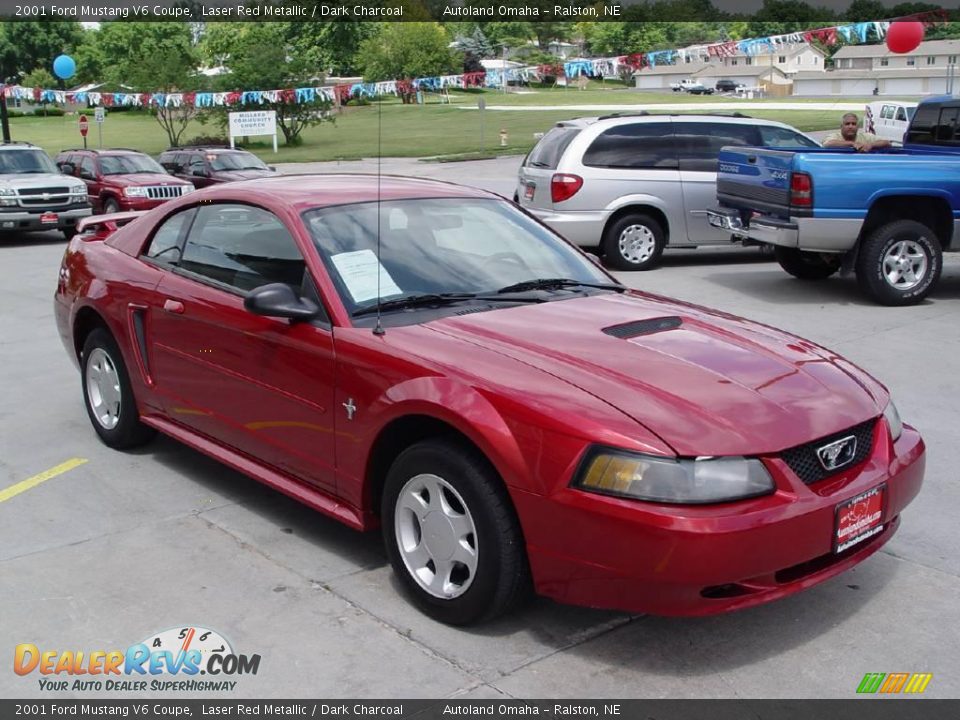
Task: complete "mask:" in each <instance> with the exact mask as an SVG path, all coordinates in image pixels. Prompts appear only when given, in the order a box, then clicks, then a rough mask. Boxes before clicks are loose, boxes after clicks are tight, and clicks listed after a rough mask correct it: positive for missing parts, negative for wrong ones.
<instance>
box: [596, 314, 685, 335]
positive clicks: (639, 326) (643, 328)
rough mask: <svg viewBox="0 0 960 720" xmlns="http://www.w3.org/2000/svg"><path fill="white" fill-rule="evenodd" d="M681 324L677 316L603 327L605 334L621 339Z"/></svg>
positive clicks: (660, 330)
mask: <svg viewBox="0 0 960 720" xmlns="http://www.w3.org/2000/svg"><path fill="white" fill-rule="evenodd" d="M682 324H683V320H681V319H680V318H678V317H662V318H651V319H650V320H635V321H634V322H628V323H624V324H623V325H611V326H610V327H606V328H604V329H603V332H605V333H606V334H607V335H612V336H613V337H615V338H620V339H621V340H628V339H630V338H635V337H638V336H640V335H650V334H652V333H656V332H662V331H663V330H674V329H676V328H678V327H680V326H681V325H682Z"/></svg>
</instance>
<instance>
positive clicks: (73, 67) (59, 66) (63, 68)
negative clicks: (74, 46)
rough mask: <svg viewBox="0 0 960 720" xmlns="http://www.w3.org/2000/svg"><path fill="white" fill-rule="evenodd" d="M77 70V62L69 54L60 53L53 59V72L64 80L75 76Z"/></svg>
mask: <svg viewBox="0 0 960 720" xmlns="http://www.w3.org/2000/svg"><path fill="white" fill-rule="evenodd" d="M76 71H77V64H76V63H75V62H74V61H73V58H72V57H70V56H69V55H58V56H57V59H56V60H54V61H53V74H54V75H56V76H57V77H58V78H61V79H62V80H66V79H67V78H70V77H73V74H74V73H75V72H76Z"/></svg>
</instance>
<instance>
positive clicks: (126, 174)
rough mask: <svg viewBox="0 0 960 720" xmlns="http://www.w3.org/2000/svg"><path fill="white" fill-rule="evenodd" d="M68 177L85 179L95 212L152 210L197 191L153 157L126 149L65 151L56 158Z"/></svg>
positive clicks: (58, 165)
mask: <svg viewBox="0 0 960 720" xmlns="http://www.w3.org/2000/svg"><path fill="white" fill-rule="evenodd" d="M56 163H57V167H59V168H60V171H61V172H63V173H64V174H65V175H73V176H75V177H78V178H79V179H80V180H82V181H83V182H84V183H85V185H86V188H87V196H88V198H89V199H90V204H91V205H92V206H93V209H94V211H95V212H103V213H116V212H120V211H121V210H150V209H152V208H155V207H157V205H160V204H162V203H165V202H166V201H168V200H172V199H173V198H178V197H180V196H181V195H184V194H186V193H189V192H193V189H194V188H193V184H192V183H189V182H187V181H186V180H181V179H180V178H175V177H173V176H171V175H170V174H169V173H168V172H167V171H166V170H164V169H163V168H162V167H161V166H160V165H159V164H158V163H157V161H156V160H154V159H153V158H152V157H150V156H149V155H145V154H144V153H142V152H138V151H136V150H128V149H126V148H119V149H112V150H81V149H76V150H64V151H63V152H61V153H60V154H59V155H57V159H56Z"/></svg>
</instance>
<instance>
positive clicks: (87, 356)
mask: <svg viewBox="0 0 960 720" xmlns="http://www.w3.org/2000/svg"><path fill="white" fill-rule="evenodd" d="M80 369H81V371H80V377H81V381H82V383H83V400H84V405H85V406H86V408H87V415H88V416H89V417H90V422H91V424H92V425H93V429H94V430H96V432H97V435H99V436H100V439H101V440H103V442H104V443H105V444H106V445H109V446H110V447H112V448H117V449H122V448H129V447H135V446H137V445H142V444H143V443H145V442H147V441H148V440H150V439H151V438H152V437H153V436H154V434H155V433H154V430H153V429H151V428H149V427H147V426H146V425H144V424H143V423H141V422H140V416H139V413H138V412H137V403H136V400H135V399H134V397H133V390H132V389H131V387H130V376H129V375H128V374H127V368H126V366H125V365H124V364H123V356H122V355H121V354H120V348H119V347H117V343H116V341H114V339H113V337H112V336H111V335H110V333H109V332H107V331H106V330H104V329H103V328H97V329H96V330H94V331H93V332H91V333H90V334H89V335H88V336H87V340H86V342H84V344H83V352H82V353H81V355H80Z"/></svg>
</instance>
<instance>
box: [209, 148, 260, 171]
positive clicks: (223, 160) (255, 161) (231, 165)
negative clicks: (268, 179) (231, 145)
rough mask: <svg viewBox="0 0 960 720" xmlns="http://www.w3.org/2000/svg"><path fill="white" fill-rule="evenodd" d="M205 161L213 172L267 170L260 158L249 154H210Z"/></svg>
mask: <svg viewBox="0 0 960 720" xmlns="http://www.w3.org/2000/svg"><path fill="white" fill-rule="evenodd" d="M207 159H208V160H210V167H211V168H212V169H214V170H269V168H268V167H267V166H266V165H265V164H264V163H263V161H262V160H261V159H260V158H258V157H257V156H256V155H252V154H251V153H245V152H234V153H211V154H210V155H208V156H207Z"/></svg>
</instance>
